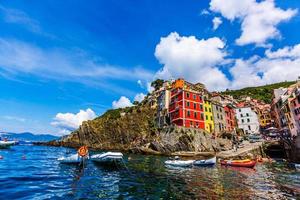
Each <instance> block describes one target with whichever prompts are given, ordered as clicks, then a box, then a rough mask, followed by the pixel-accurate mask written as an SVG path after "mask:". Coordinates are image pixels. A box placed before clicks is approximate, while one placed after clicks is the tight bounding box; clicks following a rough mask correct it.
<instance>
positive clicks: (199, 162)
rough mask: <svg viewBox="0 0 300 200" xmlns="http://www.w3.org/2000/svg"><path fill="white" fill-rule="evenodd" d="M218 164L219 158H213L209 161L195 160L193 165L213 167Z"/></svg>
mask: <svg viewBox="0 0 300 200" xmlns="http://www.w3.org/2000/svg"><path fill="white" fill-rule="evenodd" d="M216 162H217V158H216V157H213V158H210V159H207V160H195V162H194V163H193V164H194V165H196V166H213V165H215V164H216Z"/></svg>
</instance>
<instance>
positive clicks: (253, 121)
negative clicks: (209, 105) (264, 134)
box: [235, 107, 259, 134]
mask: <svg viewBox="0 0 300 200" xmlns="http://www.w3.org/2000/svg"><path fill="white" fill-rule="evenodd" d="M235 114H236V119H237V123H238V127H239V128H240V129H243V131H244V133H246V134H255V133H259V120H258V116H257V114H256V112H255V111H254V110H252V109H251V107H242V108H236V109H235Z"/></svg>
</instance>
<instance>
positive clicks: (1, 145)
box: [0, 141, 15, 149]
mask: <svg viewBox="0 0 300 200" xmlns="http://www.w3.org/2000/svg"><path fill="white" fill-rule="evenodd" d="M13 145H15V142H14V141H0V149H8V148H10V147H11V146H13Z"/></svg>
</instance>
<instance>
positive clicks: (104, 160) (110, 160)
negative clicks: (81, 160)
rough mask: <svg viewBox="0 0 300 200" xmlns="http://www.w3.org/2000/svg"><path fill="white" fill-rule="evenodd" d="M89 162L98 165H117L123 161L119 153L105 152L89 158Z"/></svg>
mask: <svg viewBox="0 0 300 200" xmlns="http://www.w3.org/2000/svg"><path fill="white" fill-rule="evenodd" d="M91 160H92V161H94V162H96V163H100V164H118V163H121V162H122V161H123V154H122V153H120V152H106V153H102V154H95V155H92V156H91Z"/></svg>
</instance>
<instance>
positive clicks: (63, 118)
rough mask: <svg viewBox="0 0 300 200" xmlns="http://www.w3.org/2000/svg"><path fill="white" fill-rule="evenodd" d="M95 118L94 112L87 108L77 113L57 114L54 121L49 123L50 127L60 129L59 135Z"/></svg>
mask: <svg viewBox="0 0 300 200" xmlns="http://www.w3.org/2000/svg"><path fill="white" fill-rule="evenodd" d="M95 117H96V114H95V112H94V111H93V110H92V109H90V108H88V109H86V110H80V111H79V112H78V113H76V114H74V113H57V114H56V116H55V118H54V121H53V122H51V125H52V126H55V127H57V128H59V129H60V132H61V133H64V134H65V133H69V132H70V131H73V130H75V129H77V128H79V126H80V125H81V124H82V122H83V121H87V120H92V119H94V118H95Z"/></svg>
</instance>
